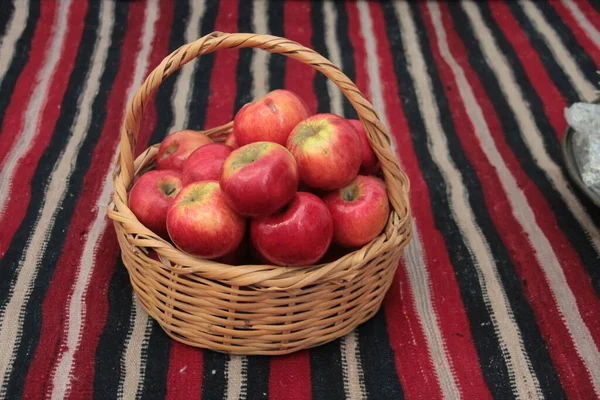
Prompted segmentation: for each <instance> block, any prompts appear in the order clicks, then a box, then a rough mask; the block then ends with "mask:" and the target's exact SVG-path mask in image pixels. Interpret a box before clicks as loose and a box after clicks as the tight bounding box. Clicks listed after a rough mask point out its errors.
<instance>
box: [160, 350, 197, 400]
mask: <svg viewBox="0 0 600 400" xmlns="http://www.w3.org/2000/svg"><path fill="white" fill-rule="evenodd" d="M171 343H172V345H171V353H170V359H169V372H168V374H167V392H166V396H165V397H166V399H167V400H180V399H198V398H200V393H202V378H203V356H202V355H203V352H202V351H201V350H200V349H192V348H190V347H189V346H187V345H185V344H182V343H179V342H177V341H175V340H172V341H171Z"/></svg>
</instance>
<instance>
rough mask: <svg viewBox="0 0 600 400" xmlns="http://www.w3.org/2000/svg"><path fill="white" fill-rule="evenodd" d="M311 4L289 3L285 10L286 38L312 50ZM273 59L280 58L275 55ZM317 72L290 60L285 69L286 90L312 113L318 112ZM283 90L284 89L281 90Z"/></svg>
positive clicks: (301, 2)
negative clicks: (315, 79) (315, 83)
mask: <svg viewBox="0 0 600 400" xmlns="http://www.w3.org/2000/svg"><path fill="white" fill-rule="evenodd" d="M311 26H312V25H311V21H310V3H309V2H304V1H289V2H286V3H285V8H284V28H285V34H284V36H285V37H286V38H287V39H290V40H293V41H295V42H298V43H300V44H301V45H303V46H306V47H308V48H311V34H312V28H311ZM273 57H279V56H277V55H274V56H273ZM316 73H317V71H315V69H314V68H313V67H311V66H309V65H304V64H303V63H301V62H300V61H296V60H292V59H291V58H288V60H287V63H286V69H285V89H287V90H291V91H292V92H294V93H296V94H297V95H299V96H300V97H302V99H303V100H304V101H305V102H306V104H307V105H308V108H309V109H310V111H311V112H312V113H315V112H316V111H317V97H316V94H315V91H314V88H313V85H312V83H313V81H314V78H315V74H316ZM280 89H283V88H280Z"/></svg>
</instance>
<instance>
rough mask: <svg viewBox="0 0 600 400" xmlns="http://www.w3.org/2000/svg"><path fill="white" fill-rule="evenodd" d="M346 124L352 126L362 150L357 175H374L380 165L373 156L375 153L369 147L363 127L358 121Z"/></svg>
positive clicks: (352, 120) (375, 156)
mask: <svg viewBox="0 0 600 400" xmlns="http://www.w3.org/2000/svg"><path fill="white" fill-rule="evenodd" d="M348 122H350V123H351V124H352V126H353V127H354V129H355V130H356V133H358V137H359V139H360V144H361V148H362V161H361V163H360V170H359V174H361V175H375V174H376V173H377V172H378V171H379V167H380V163H379V159H378V158H377V155H375V152H374V151H373V147H371V143H370V142H369V138H368V137H367V132H366V131H365V128H364V126H363V125H362V123H361V122H360V120H358V119H350V120H348Z"/></svg>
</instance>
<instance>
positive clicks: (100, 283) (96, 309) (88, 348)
mask: <svg viewBox="0 0 600 400" xmlns="http://www.w3.org/2000/svg"><path fill="white" fill-rule="evenodd" d="M147 11H148V10H147V7H146V6H145V3H132V4H131V5H130V9H129V23H131V22H132V21H131V20H132V18H133V19H136V18H137V19H139V20H140V21H139V24H138V23H136V24H135V25H134V26H133V27H132V28H130V27H129V25H128V29H127V30H128V34H129V30H130V29H131V30H133V29H135V31H136V33H137V34H138V35H139V36H141V27H142V24H143V23H144V19H145V18H142V17H141V16H142V15H144V14H145V12H147ZM173 12H174V8H173V7H160V12H159V16H158V19H157V20H156V22H155V27H154V39H153V42H152V45H151V50H150V53H149V59H148V66H147V70H146V72H145V74H144V76H147V75H148V74H149V73H150V72H151V71H152V70H153V69H154V67H156V66H157V65H158V64H159V63H160V62H161V61H162V60H163V58H164V57H165V56H166V55H168V52H169V35H170V31H171V24H172V23H173ZM125 40H127V38H126V39H125ZM135 45H136V48H135V51H132V56H133V57H131V58H130V57H127V60H123V59H122V61H121V65H123V66H131V65H135V62H136V59H137V58H138V52H139V48H140V45H141V43H135ZM123 54H126V53H125V52H124V53H123ZM127 55H128V54H127ZM119 73H121V71H119ZM123 80H124V81H125V82H126V86H124V87H123V88H120V89H121V90H120V91H119V92H120V93H122V94H124V95H127V93H126V89H127V87H128V86H129V85H130V84H131V79H130V78H127V79H123ZM117 83H120V80H119V76H118V75H117ZM132 90H133V91H137V90H138V87H134V88H132ZM115 100H117V102H116V103H117V105H115V107H114V108H115V111H114V113H113V115H111V112H110V111H111V109H112V108H113V107H111V109H109V112H108V114H107V118H106V121H110V127H109V125H108V124H105V126H104V130H103V133H102V136H103V137H106V136H108V135H106V131H107V129H111V130H114V133H116V134H115V135H113V132H111V137H110V139H112V140H111V141H110V142H108V143H105V145H106V146H110V147H109V150H108V151H107V154H108V155H109V156H112V155H113V154H114V151H115V150H116V144H117V143H118V142H117V140H118V139H119V138H120V135H118V134H119V133H120V128H121V118H122V117H123V116H124V112H125V106H126V105H125V104H124V101H125V100H126V99H125V98H123V97H119V98H117V99H115ZM153 103H154V98H152V101H151V102H149V103H148V104H147V106H146V107H145V108H144V110H145V114H144V117H143V118H142V122H141V126H140V131H139V138H138V144H139V145H140V146H142V147H146V146H147V143H148V141H149V138H150V134H151V132H152V129H153V128H154V126H155V124H156V114H157V110H156V107H155V106H154V104H153ZM109 104H110V103H109ZM101 141H102V140H101ZM101 141H100V142H101ZM100 142H99V143H98V145H97V146H96V147H95V149H94V150H95V152H94V156H97V158H96V160H97V162H98V166H96V167H95V169H98V170H99V171H102V174H103V175H105V174H106V173H107V172H108V168H112V165H110V164H107V162H108V163H109V162H110V158H108V157H106V158H105V157H102V152H101V150H100V149H101V148H102V147H103V146H102V145H101V143H100ZM144 144H145V145H144ZM94 161H95V160H94V159H93V160H92V164H91V167H90V170H93V169H94ZM86 178H87V175H86ZM84 186H85V187H87V186H86V184H85V183H84ZM94 199H97V196H95V197H94ZM80 204H85V203H83V202H82V201H80V202H79V203H78V207H79V205H80ZM102 211H103V210H102V209H101V210H99V212H102ZM90 219H91V218H90ZM101 237H102V239H101V242H100V244H99V246H98V247H97V249H99V250H100V251H99V252H98V253H97V254H96V255H95V260H94V263H95V264H96V266H97V267H96V268H94V270H93V273H92V275H91V277H90V282H89V285H88V287H93V288H96V289H95V290H90V291H89V292H88V293H87V296H86V297H85V302H86V310H87V312H86V315H85V319H84V320H83V321H82V325H83V327H82V335H81V342H80V343H81V344H80V346H79V349H78V351H77V352H76V353H75V356H74V361H73V370H74V371H81V372H79V373H78V379H77V380H74V381H73V383H72V390H71V393H70V394H71V396H70V398H76V399H80V398H86V396H87V394H89V393H91V391H92V387H93V381H94V371H95V352H96V347H97V345H98V340H99V337H100V335H101V333H102V330H103V328H104V325H105V323H106V319H107V317H108V311H109V307H108V299H107V297H106V293H107V291H108V286H109V284H110V279H111V277H112V273H113V271H114V269H113V268H112V267H113V266H114V265H115V261H116V259H117V257H118V255H119V251H120V249H119V246H118V243H117V239H116V234H115V230H114V226H113V224H112V221H109V222H108V224H107V225H106V228H105V231H104V232H103V234H102V236H101Z"/></svg>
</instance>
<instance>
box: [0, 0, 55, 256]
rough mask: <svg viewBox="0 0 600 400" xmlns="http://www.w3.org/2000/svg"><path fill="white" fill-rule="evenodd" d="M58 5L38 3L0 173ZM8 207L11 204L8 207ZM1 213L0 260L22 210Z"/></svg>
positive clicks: (4, 131) (0, 134)
mask: <svg viewBox="0 0 600 400" xmlns="http://www.w3.org/2000/svg"><path fill="white" fill-rule="evenodd" d="M57 8H58V6H57V3H56V2H43V3H41V4H40V17H39V20H38V23H37V25H36V27H35V31H34V33H33V39H32V41H31V51H30V55H29V60H28V61H27V64H26V65H25V67H24V68H23V70H22V71H21V74H20V75H19V78H18V79H17V83H16V85H15V88H14V90H13V92H12V97H11V99H10V103H9V105H8V107H7V109H6V113H5V115H4V121H3V124H2V126H1V127H0V141H1V142H2V149H3V151H0V170H1V169H2V168H3V167H4V163H5V161H6V159H7V158H8V155H9V154H10V152H11V150H12V148H13V146H14V145H15V142H16V140H17V138H18V137H19V135H17V134H16V132H21V131H22V130H23V125H24V122H25V110H26V109H27V106H28V105H29V98H30V97H31V95H32V93H33V92H34V89H35V86H36V83H37V79H35V78H36V76H37V74H38V73H39V72H40V69H42V66H43V65H44V62H45V61H46V57H47V56H48V55H49V54H48V51H47V50H48V48H50V41H51V39H52V35H51V33H52V30H53V29H54V20H55V17H56V13H57V12H58V10H57ZM8 206H10V205H8ZM8 206H7V209H6V210H5V211H4V214H3V218H2V223H3V224H8V225H3V226H7V227H6V229H4V228H3V229H2V233H0V257H3V256H4V254H5V253H6V250H7V249H8V246H9V245H10V242H11V240H12V237H13V235H14V233H15V231H16V229H17V228H16V227H18V225H19V224H20V223H21V221H22V219H23V215H24V211H23V210H21V212H20V214H18V215H20V217H18V216H15V215H12V214H10V212H9V210H8Z"/></svg>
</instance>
